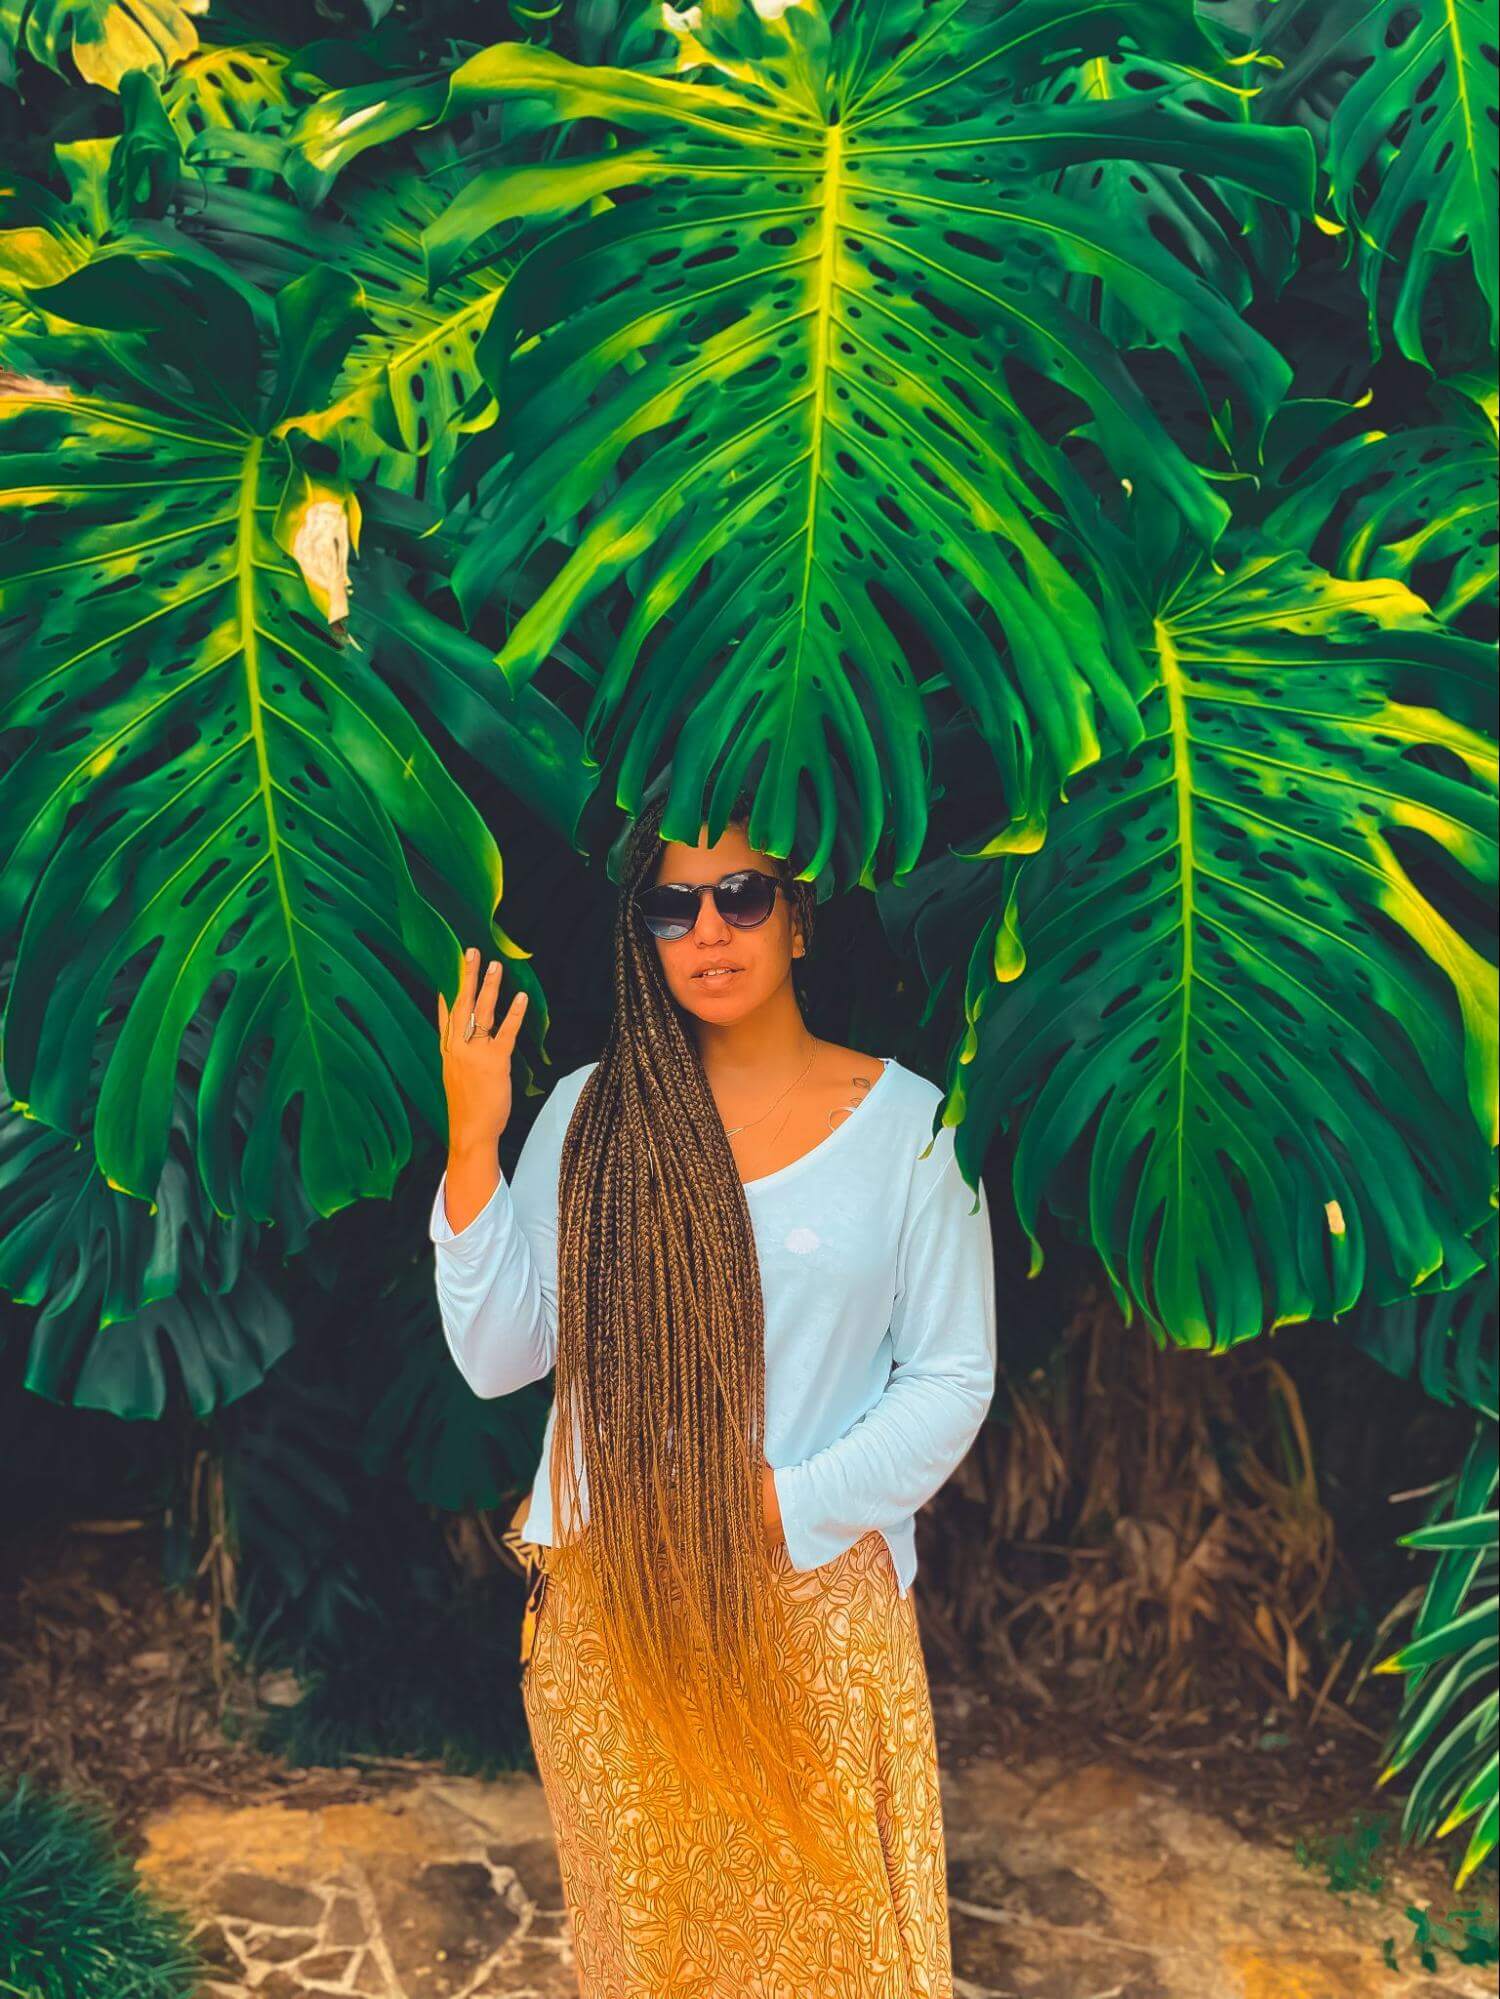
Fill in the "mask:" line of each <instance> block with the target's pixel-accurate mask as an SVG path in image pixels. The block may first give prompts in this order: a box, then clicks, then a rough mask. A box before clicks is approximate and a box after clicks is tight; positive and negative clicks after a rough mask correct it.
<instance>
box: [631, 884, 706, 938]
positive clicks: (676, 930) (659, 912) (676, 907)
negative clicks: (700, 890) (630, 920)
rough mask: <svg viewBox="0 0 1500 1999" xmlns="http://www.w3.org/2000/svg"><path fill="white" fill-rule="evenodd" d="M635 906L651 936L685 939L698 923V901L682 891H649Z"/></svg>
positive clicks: (686, 891) (685, 891)
mask: <svg viewBox="0 0 1500 1999" xmlns="http://www.w3.org/2000/svg"><path fill="white" fill-rule="evenodd" d="M636 904H637V907H638V908H639V909H640V912H641V915H642V917H643V919H644V920H645V924H646V928H647V929H648V930H649V931H650V932H651V934H652V936H653V937H686V935H687V934H688V932H689V931H690V930H691V929H692V927H693V925H694V924H695V923H696V922H697V920H698V898H697V896H695V895H694V894H692V892H691V891H690V890H688V889H685V888H648V889H646V890H645V891H644V892H643V893H642V894H641V895H639V896H637V897H636Z"/></svg>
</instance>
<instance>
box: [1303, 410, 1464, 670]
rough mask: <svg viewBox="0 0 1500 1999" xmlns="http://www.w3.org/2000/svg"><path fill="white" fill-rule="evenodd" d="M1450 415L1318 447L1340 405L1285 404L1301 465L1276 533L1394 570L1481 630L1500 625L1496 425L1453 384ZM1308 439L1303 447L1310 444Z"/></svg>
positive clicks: (1354, 568)
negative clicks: (1499, 619) (1498, 604)
mask: <svg viewBox="0 0 1500 1999" xmlns="http://www.w3.org/2000/svg"><path fill="white" fill-rule="evenodd" d="M1442 400H1443V402H1444V403H1445V405H1446V421H1441V422H1432V423H1420V422H1413V423H1412V425H1411V427H1410V428H1409V429H1405V430H1400V431H1396V432H1390V431H1384V430H1366V431H1361V432H1359V433H1357V434H1356V435H1354V436H1350V437H1344V438H1342V439H1340V440H1338V441H1337V442H1334V441H1332V440H1331V439H1330V441H1329V442H1328V443H1327V445H1326V448H1323V449H1314V448H1313V446H1314V445H1315V443H1316V440H1317V432H1318V430H1319V429H1320V428H1322V429H1328V428H1329V427H1330V422H1331V419H1337V418H1338V417H1340V416H1342V415H1343V414H1344V412H1343V411H1342V410H1341V409H1339V408H1338V407H1337V406H1334V408H1333V409H1332V410H1331V411H1330V410H1329V409H1328V406H1326V405H1319V404H1311V405H1297V404H1292V403H1289V404H1287V405H1286V406H1285V409H1284V412H1283V416H1284V418H1285V424H1283V422H1282V420H1281V419H1278V421H1277V424H1276V425H1274V426H1273V433H1277V434H1279V433H1280V431H1281V430H1282V429H1283V428H1285V429H1287V430H1288V431H1289V432H1290V436H1289V438H1288V441H1287V444H1286V445H1285V446H1283V447H1282V455H1284V456H1293V457H1294V458H1295V460H1296V461H1297V462H1298V463H1300V465H1301V470H1300V472H1299V474H1298V476H1296V477H1295V478H1292V479H1289V480H1286V481H1284V482H1279V483H1278V484H1277V485H1274V486H1273V487H1272V491H1273V493H1274V492H1276V491H1280V492H1282V494H1283V497H1281V498H1280V499H1279V500H1278V502H1277V504H1276V505H1275V506H1274V508H1273V509H1272V510H1271V511H1270V512H1269V513H1268V514H1267V516H1266V519H1265V522H1264V525H1265V529H1266V532H1267V533H1268V534H1270V535H1272V536H1274V537H1275V538H1276V539H1277V540H1278V541H1281V542H1284V543H1286V545H1287V546H1288V547H1293V548H1302V549H1306V550H1307V551H1308V552H1309V553H1311V554H1313V555H1315V556H1317V557H1318V558H1319V559H1320V560H1321V561H1322V562H1323V563H1324V564H1325V566H1326V567H1327V568H1329V569H1331V570H1332V571H1333V572H1334V574H1335V575H1338V576H1391V577H1394V578H1395V579H1396V580H1397V581H1398V582H1401V583H1405V584H1407V585H1409V586H1410V588H1411V589H1413V590H1414V591H1415V592H1416V594H1417V595H1418V596H1420V597H1422V598H1424V599H1425V600H1426V601H1427V602H1428V603H1429V604H1431V606H1432V609H1433V613H1434V615H1435V616H1436V617H1437V618H1439V619H1440V620H1441V621H1442V622H1443V623H1444V624H1456V625H1458V626H1460V628H1461V629H1464V630H1467V631H1470V633H1471V636H1473V637H1476V638H1477V637H1481V636H1486V637H1487V636H1488V635H1489V634H1490V633H1491V632H1492V631H1493V629H1494V604H1495V591H1496V586H1497V582H1500V570H1497V565H1496V556H1497V550H1496V545H1495V489H1496V469H1497V468H1496V452H1495V426H1494V423H1493V421H1492V420H1491V418H1490V417H1489V416H1488V415H1486V413H1485V412H1484V411H1483V410H1481V409H1479V408H1477V407H1476V406H1475V404H1474V403H1473V402H1471V401H1470V399H1469V398H1468V397H1467V396H1466V395H1459V394H1454V393H1451V392H1449V393H1445V394H1443V396H1442ZM1297 447H1300V449H1298V448H1297Z"/></svg>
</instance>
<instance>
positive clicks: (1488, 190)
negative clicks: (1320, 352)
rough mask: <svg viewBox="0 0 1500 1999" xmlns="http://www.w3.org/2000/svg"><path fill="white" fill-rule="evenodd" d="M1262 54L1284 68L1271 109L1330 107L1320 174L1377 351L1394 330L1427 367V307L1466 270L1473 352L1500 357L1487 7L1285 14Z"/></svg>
mask: <svg viewBox="0 0 1500 1999" xmlns="http://www.w3.org/2000/svg"><path fill="white" fill-rule="evenodd" d="M1265 47H1266V49H1267V50H1268V52H1269V53H1271V54H1272V55H1273V56H1274V58H1275V60H1276V61H1277V63H1278V64H1279V65H1280V66H1281V73H1280V75H1279V76H1278V77H1277V78H1276V80H1275V82H1274V83H1273V84H1272V85H1271V86H1269V87H1268V91H1267V96H1268V98H1270V99H1271V101H1272V102H1273V103H1279V104H1280V105H1281V106H1282V107H1284V108H1286V109H1288V110H1290V107H1292V106H1294V105H1295V104H1296V103H1297V101H1298V100H1299V99H1303V98H1306V97H1307V96H1309V95H1311V96H1312V98H1313V100H1314V101H1315V102H1317V101H1319V100H1321V101H1322V102H1323V103H1324V104H1325V105H1326V109H1327V114H1328V115H1327V128H1326V138H1325V141H1324V164H1325V165H1326V167H1327V170H1328V176H1329V181H1330V183H1331V185H1332V190H1333V196H1334V201H1335V203H1336V205H1337V207H1338V209H1339V212H1340V213H1341V214H1342V215H1343V217H1344V218H1345V219H1346V221H1347V222H1348V224H1349V226H1350V227H1351V228H1352V229H1353V230H1354V231H1355V232H1356V236H1357V240H1358V244H1359V249H1360V269H1361V275H1362V277H1363V280H1364V287H1365V295H1366V298H1367V299H1368V301H1369V309H1370V331H1371V335H1372V338H1373V339H1374V341H1375V343H1376V345H1377V347H1378V345H1379V341H1380V338H1381V335H1382V333H1383V331H1384V330H1385V329H1386V328H1389V329H1390V330H1391V331H1392V332H1393V333H1394V336H1395V340H1396V344H1397V346H1398V347H1399V348H1400V349H1401V352H1402V353H1403V354H1406V355H1408V356H1410V358H1411V359H1413V360H1415V361H1426V360H1427V359H1428V353H1427V346H1428V340H1429V337H1430V333H1431V328H1430V327H1427V328H1425V329H1424V326H1423V314H1424V309H1425V308H1426V307H1427V304H1428V295H1429V293H1430V291H1431V290H1432V287H1433V285H1434V282H1435V280H1436V279H1437V278H1438V277H1439V276H1440V274H1441V273H1442V272H1443V271H1444V270H1445V269H1449V268H1451V267H1452V266H1454V264H1455V263H1461V264H1466V265H1467V266H1468V267H1469V269H1470V271H1471V272H1472V277H1473V282H1474V284H1475V285H1476V286H1477V289H1478V293H1479V296H1480V298H1481V300H1482V301H1483V306H1482V308H1481V311H1480V313H1479V314H1478V315H1476V318H1477V319H1478V320H1479V321H1480V324H1479V325H1478V326H1476V328H1475V332H1476V333H1477V335H1478V342H1477V344H1479V345H1481V346H1484V345H1487V346H1488V347H1489V348H1491V349H1493V347H1494V345H1495V341H1496V335H1497V327H1500V250H1497V247H1496V246H1497V233H1500V202H1497V198H1496V197H1497V189H1500V164H1497V161H1496V154H1495V129H1496V125H1497V122H1500V70H1497V60H1500V58H1497V53H1496V33H1495V14H1494V8H1493V6H1492V5H1491V4H1490V0H1283V4H1281V5H1279V6H1277V7H1276V8H1275V9H1274V10H1273V11H1271V12H1270V13H1269V15H1268V20H1267V34H1266V39H1265ZM1293 115H1294V114H1293ZM1446 330H1447V332H1448V333H1449V335H1450V337H1451V336H1452V334H1453V333H1454V332H1455V331H1457V329H1454V328H1448V329H1446ZM1459 344H1462V343H1461V342H1460V343H1459Z"/></svg>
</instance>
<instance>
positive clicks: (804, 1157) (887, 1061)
mask: <svg viewBox="0 0 1500 1999" xmlns="http://www.w3.org/2000/svg"><path fill="white" fill-rule="evenodd" d="M876 1059H877V1060H878V1061H879V1062H880V1063H881V1065H882V1067H881V1071H880V1074H879V1075H878V1076H877V1077H876V1078H875V1081H874V1082H873V1083H872V1084H871V1085H870V1087H869V1089H868V1090H867V1091H866V1092H865V1094H864V1096H863V1097H861V1099H860V1101H859V1102H858V1103H857V1104H856V1105H855V1106H854V1108H853V1110H852V1111H850V1113H849V1115H848V1117H846V1118H845V1119H844V1122H843V1123H842V1124H836V1125H835V1126H834V1128H833V1130H832V1131H831V1132H829V1134H828V1136H827V1138H820V1139H819V1140H818V1142H817V1144H816V1145H813V1146H809V1147H808V1149H807V1151H806V1152H802V1153H799V1154H798V1156H797V1157H796V1158H795V1159H789V1160H788V1161H787V1163H786V1165H785V1166H778V1167H776V1168H775V1170H774V1171H773V1172H770V1173H759V1174H757V1175H756V1177H755V1178H754V1179H753V1180H742V1181H741V1182H740V1185H741V1186H742V1187H743V1188H744V1190H745V1192H746V1193H747V1194H752V1193H755V1192H756V1191H757V1190H758V1189H759V1188H761V1187H770V1186H773V1185H775V1184H776V1183H777V1182H779V1181H782V1180H785V1179H786V1178H787V1177H788V1176H789V1175H790V1174H793V1173H795V1172H796V1171H797V1169H798V1168H799V1167H801V1166H806V1165H807V1164H808V1163H809V1161H810V1160H814V1159H821V1158H822V1156H823V1155H824V1153H826V1152H827V1150H828V1148H829V1146H830V1145H832V1144H833V1143H834V1142H835V1140H837V1139H840V1138H842V1137H843V1135H844V1133H845V1132H846V1131H847V1130H848V1129H849V1127H850V1125H852V1124H854V1123H855V1122H856V1121H857V1119H858V1117H859V1114H860V1112H861V1111H862V1110H865V1109H866V1108H867V1107H868V1105H869V1103H870V1099H871V1098H872V1097H875V1096H877V1095H878V1094H879V1092H880V1086H881V1084H882V1083H883V1082H884V1081H885V1079H886V1077H887V1076H888V1075H889V1074H890V1072H891V1070H892V1069H893V1068H894V1067H895V1066H896V1064H895V1058H894V1056H891V1055H881V1056H878V1057H877V1058H876Z"/></svg>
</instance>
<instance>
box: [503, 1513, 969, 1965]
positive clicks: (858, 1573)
mask: <svg viewBox="0 0 1500 1999" xmlns="http://www.w3.org/2000/svg"><path fill="white" fill-rule="evenodd" d="M506 1538H507V1540H509V1541H510V1545H511V1546H512V1547H513V1548H515V1549H516V1550H517V1552H519V1553H520V1554H521V1555H523V1557H524V1558H525V1559H526V1561H527V1564H528V1566H529V1567H530V1568H531V1569H532V1570H533V1573H534V1582H533V1588H532V1594H531V1600H530V1603H529V1605H528V1614H527V1623H526V1630H525V1636H524V1638H523V1655H524V1656H525V1665H524V1670H523V1675H522V1697H523V1701H524V1705H525V1709H526V1718H527V1722H528V1725H529V1728H530V1731H531V1741H532V1747H533V1750H534V1751H535V1755H536V1761H537V1768H538V1771H539V1773H540V1776H541V1781H542V1786H543V1789H544V1791H545V1793H546V1798H547V1804H548V1807H549V1809H550V1811H551V1815H552V1824H553V1829H554V1832H555V1834H556V1840H557V1851H558V1859H559V1862H560V1865H561V1870H562V1880H563V1892H564V1898H565V1900H566V1903H567V1907H568V1912H569V1915H570V1916H571V1918H572V1927H573V1943H574V1950H575V1953H576V1960H577V1966H578V1980H579V1992H580V1995H581V1999H952V1995H953V1968H952V1955H951V1947H950V1944H949V1936H948V1891H947V1875H946V1862H945V1854H944V1846H943V1821H942V1805H941V1799H940V1795H939V1790H938V1762H937V1741H936V1737H935V1734H934V1730H933V1719H932V1703H931V1697H930V1694H929V1691H928V1684H927V1674H926V1669H925V1665H924V1662H923V1657H922V1648H921V1642H920V1639H919V1636H918V1631H917V1619H916V1607H915V1604H914V1602H913V1599H912V1597H911V1595H910V1594H908V1595H906V1596H904V1597H903V1596H902V1595H901V1591H900V1586H899V1583H898V1581H897V1577H896V1569H895V1563H894V1561H893V1559H892V1556H891V1551H890V1545H889V1543H888V1542H887V1541H886V1539H885V1537H884V1535H883V1534H880V1533H879V1532H877V1531H871V1532H870V1533H868V1534H865V1535H864V1536H863V1537H862V1538H861V1539H860V1540H858V1541H856V1542H855V1543H854V1545H853V1546H852V1547H850V1548H847V1549H846V1550H845V1551H844V1553H843V1554H841V1555H839V1556H838V1557H836V1558H835V1559H834V1560H833V1561H831V1562H825V1563H824V1564H823V1565H822V1566H821V1567H820V1568H816V1569H810V1570H803V1571H798V1570H795V1569H793V1567H792V1565H791V1560H790V1557H789V1556H788V1554H787V1552H786V1548H785V1546H784V1545H780V1546H778V1548H777V1550H776V1555H775V1562H776V1567H777V1571H778V1579H777V1587H778V1588H779V1589H780V1590H781V1591H783V1592H784V1596H785V1602H786V1607H787V1612H788V1624H787V1633H788V1652H787V1658H788V1660H789V1661H790V1662H791V1663H792V1664H793V1666H794V1669H795V1671H796V1675H797V1679H798V1683H799V1685H800V1686H801V1687H802V1688H804V1689H805V1690H806V1697H807V1699H808V1701H809V1702H811V1703H813V1704H814V1705H815V1707H816V1709H817V1711H818V1721H819V1733H820V1738H821V1739H822V1740H825V1741H831V1742H833V1743H834V1744H835V1756H834V1768H835V1771H836V1773H837V1778H838V1788H839V1793H840V1795H841V1796H842V1798H843V1800H844V1809H845V1810H846V1811H847V1813H848V1814H849V1817H850V1820H851V1829H852V1830H853V1832H854V1833H855V1835H856V1838H857V1841H858V1846H859V1850H860V1851H861V1852H862V1853H863V1854H865V1855H867V1856H868V1866H867V1869H866V1870H865V1871H866V1879H865V1881H864V1882H863V1884H862V1885H861V1887H860V1888H859V1889H858V1890H853V1889H840V1890H833V1889H827V1888H820V1887H818V1886H817V1885H816V1884H807V1885H804V1886H801V1887H794V1886H793V1885H792V1883H791V1882H790V1881H789V1880H788V1877H787V1876H786V1874H785V1873H784V1872H782V1871H781V1870H779V1869H778V1868H777V1867H776V1865H775V1864H774V1861H773V1858H772V1851H771V1848H770V1847H769V1845H768V1843H767V1842H768V1839H769V1835H768V1834H767V1833H766V1832H765V1831H763V1829H762V1828H761V1826H760V1825H758V1824H756V1823H753V1822H748V1821H746V1820H744V1819H741V1818H737V1817H736V1818H731V1817H729V1816H728V1815H727V1814H726V1813H724V1812H722V1811H717V1810H705V1809H704V1808H703V1807H702V1805H701V1803H700V1804H699V1805H698V1806H696V1807H695V1806H694V1804H693V1803H692V1801H691V1799H690V1798H689V1797H688V1796H687V1795H685V1794H684V1790H683V1787H682V1784H681V1781H680V1780H679V1778H678V1777H677V1774H676V1773H675V1771H674V1769H673V1768H672V1767H671V1766H670V1765H669V1764H667V1763H665V1762H662V1761H660V1760H656V1761H652V1762H650V1763H644V1762H643V1761H642V1759H641V1757H640V1755H639V1754H638V1753H636V1752H634V1751H632V1750H631V1749H630V1748H629V1747H628V1745H627V1744H626V1741H625V1739H624V1736H623V1734H622V1730H621V1724H620V1716H619V1712H618V1709H617V1706H616V1697H615V1692H614V1689H613V1687H612V1684H611V1679H610V1673H609V1668H608V1663H607V1661H606V1659H605V1656H604V1652H603V1648H602V1646H601V1645H600V1643H599V1641H598V1638H597V1636H596V1634H595V1632H594V1631H593V1630H592V1629H591V1628H589V1626H588V1625H587V1623H586V1621H585V1620H584V1619H583V1618H582V1617H581V1616H580V1614H579V1610H578V1606H577V1605H576V1604H575V1603H574V1602H573V1601H572V1600H571V1599H570V1596H569V1594H568V1592H567V1591H566V1590H565V1589H563V1588H562V1587H560V1585H559V1581H558V1578H557V1576H556V1574H554V1573H552V1572H551V1571H550V1570H549V1568H548V1566H547V1558H548V1556H549V1554H550V1550H549V1549H547V1548H545V1547H540V1546H538V1545H537V1544H535V1543H527V1542H525V1541H524V1540H523V1539H521V1537H520V1535H519V1534H517V1535H515V1536H514V1538H512V1537H511V1536H507V1537H506Z"/></svg>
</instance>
